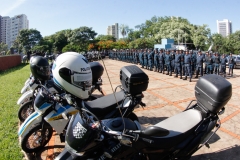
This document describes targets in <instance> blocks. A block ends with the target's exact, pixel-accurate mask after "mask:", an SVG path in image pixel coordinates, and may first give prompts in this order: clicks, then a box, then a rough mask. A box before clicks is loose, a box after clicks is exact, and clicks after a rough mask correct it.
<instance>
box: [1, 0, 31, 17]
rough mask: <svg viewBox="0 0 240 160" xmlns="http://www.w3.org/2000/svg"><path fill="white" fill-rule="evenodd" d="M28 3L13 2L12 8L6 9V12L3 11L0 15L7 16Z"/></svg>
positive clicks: (20, 0)
mask: <svg viewBox="0 0 240 160" xmlns="http://www.w3.org/2000/svg"><path fill="white" fill-rule="evenodd" d="M26 1H27V0H16V1H15V2H13V4H11V6H10V7H9V8H6V9H5V10H3V11H2V12H1V13H0V15H2V16H7V15H8V14H9V13H10V12H11V11H13V10H14V9H16V8H18V7H19V6H21V5H22V4H23V3H24V2H26Z"/></svg>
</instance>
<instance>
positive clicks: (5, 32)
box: [0, 14, 29, 48]
mask: <svg viewBox="0 0 240 160" xmlns="http://www.w3.org/2000/svg"><path fill="white" fill-rule="evenodd" d="M0 18H1V19H0V21H1V22H0V24H1V27H0V35H1V38H0V42H4V43H6V44H7V45H8V48H10V47H11V46H12V45H13V42H14V41H15V39H16V38H17V35H18V33H19V31H20V30H22V29H29V21H28V19H27V16H26V15H25V14H20V15H16V16H14V17H12V18H10V17H8V16H5V17H2V16H0Z"/></svg>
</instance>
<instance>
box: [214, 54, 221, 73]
mask: <svg viewBox="0 0 240 160" xmlns="http://www.w3.org/2000/svg"><path fill="white" fill-rule="evenodd" d="M213 63H214V69H213V72H214V73H215V74H217V75H219V67H220V56H219V54H218V53H215V56H214V58H213Z"/></svg>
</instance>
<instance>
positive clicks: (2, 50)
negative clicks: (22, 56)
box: [0, 42, 8, 55]
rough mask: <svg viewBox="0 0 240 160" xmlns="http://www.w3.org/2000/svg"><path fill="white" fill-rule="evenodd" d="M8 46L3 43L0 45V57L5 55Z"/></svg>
mask: <svg viewBox="0 0 240 160" xmlns="http://www.w3.org/2000/svg"><path fill="white" fill-rule="evenodd" d="M7 51H8V45H7V44H5V43H3V42H2V43H0V55H3V54H7Z"/></svg>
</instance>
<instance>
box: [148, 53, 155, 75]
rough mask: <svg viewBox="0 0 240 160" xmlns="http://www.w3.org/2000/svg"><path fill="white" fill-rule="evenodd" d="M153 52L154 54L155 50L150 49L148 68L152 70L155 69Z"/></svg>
mask: <svg viewBox="0 0 240 160" xmlns="http://www.w3.org/2000/svg"><path fill="white" fill-rule="evenodd" d="M153 54H154V51H151V49H148V69H149V70H150V71H152V70H153Z"/></svg>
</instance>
